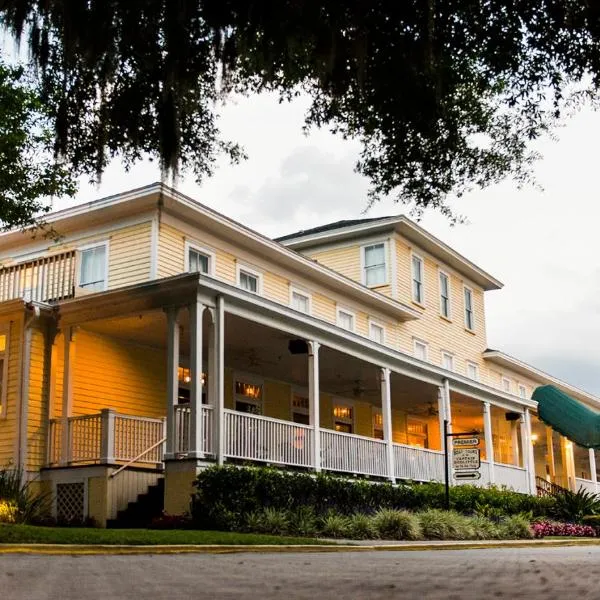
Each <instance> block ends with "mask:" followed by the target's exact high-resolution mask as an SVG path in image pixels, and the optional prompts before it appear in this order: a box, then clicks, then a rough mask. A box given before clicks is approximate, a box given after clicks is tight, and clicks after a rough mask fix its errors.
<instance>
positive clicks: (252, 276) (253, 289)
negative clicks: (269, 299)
mask: <svg viewBox="0 0 600 600" xmlns="http://www.w3.org/2000/svg"><path fill="white" fill-rule="evenodd" d="M238 285H239V286H240V287H241V288H242V289H243V290H246V291H247V292H250V293H252V294H260V293H261V289H260V275H259V274H258V273H257V272H256V271H253V270H252V269H248V268H246V267H240V266H239V265H238Z"/></svg>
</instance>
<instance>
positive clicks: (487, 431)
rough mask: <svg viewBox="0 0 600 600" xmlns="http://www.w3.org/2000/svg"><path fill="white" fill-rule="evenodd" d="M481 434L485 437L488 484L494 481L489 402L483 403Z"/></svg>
mask: <svg viewBox="0 0 600 600" xmlns="http://www.w3.org/2000/svg"><path fill="white" fill-rule="evenodd" d="M483 435H484V438H485V456H486V458H487V461H488V465H489V466H488V472H489V478H490V484H492V485H493V484H494V483H495V482H496V475H495V472H494V437H493V435H492V408H491V406H490V403H489V402H484V403H483Z"/></svg>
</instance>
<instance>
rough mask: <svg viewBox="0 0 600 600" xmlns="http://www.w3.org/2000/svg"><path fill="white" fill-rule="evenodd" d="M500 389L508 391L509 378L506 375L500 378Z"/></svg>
mask: <svg viewBox="0 0 600 600" xmlns="http://www.w3.org/2000/svg"><path fill="white" fill-rule="evenodd" d="M502 389H503V390H504V391H505V392H510V379H508V377H503V378H502Z"/></svg>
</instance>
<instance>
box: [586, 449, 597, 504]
mask: <svg viewBox="0 0 600 600" xmlns="http://www.w3.org/2000/svg"><path fill="white" fill-rule="evenodd" d="M588 456H589V459H590V479H591V480H592V483H593V484H594V492H595V493H596V494H597V493H598V475H597V474H596V453H595V452H594V449H593V448H588Z"/></svg>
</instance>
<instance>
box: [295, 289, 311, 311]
mask: <svg viewBox="0 0 600 600" xmlns="http://www.w3.org/2000/svg"><path fill="white" fill-rule="evenodd" d="M308 305H309V300H308V296H305V295H304V294H300V293H298V292H292V308H294V309H296V310H298V311H300V312H303V313H308V312H309V310H308Z"/></svg>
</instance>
